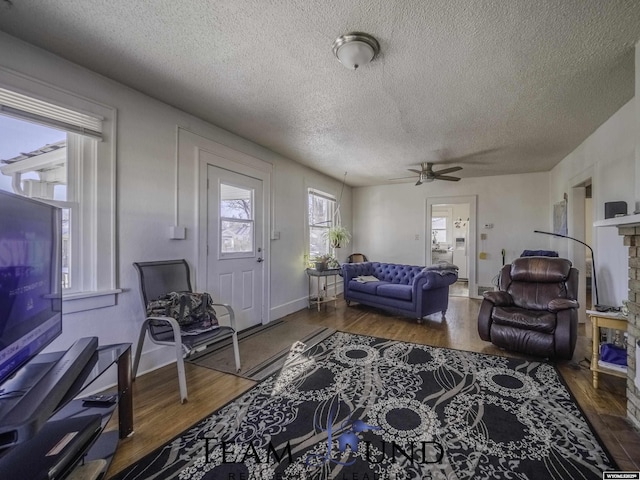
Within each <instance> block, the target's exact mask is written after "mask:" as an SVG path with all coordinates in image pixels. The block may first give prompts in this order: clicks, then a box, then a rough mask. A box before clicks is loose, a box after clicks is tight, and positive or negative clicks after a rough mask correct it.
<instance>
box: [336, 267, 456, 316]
mask: <svg viewBox="0 0 640 480" xmlns="http://www.w3.org/2000/svg"><path fill="white" fill-rule="evenodd" d="M342 276H343V278H344V299H345V300H346V302H347V305H349V304H350V303H351V302H352V301H354V302H358V303H362V304H365V305H370V306H373V307H379V308H382V309H384V310H388V311H390V312H393V313H397V314H400V315H406V316H411V317H414V318H417V319H418V320H421V319H422V317H424V316H425V315H429V314H431V313H435V312H442V316H443V317H444V314H445V312H446V311H447V307H448V305H449V285H451V284H452V283H454V282H455V281H456V280H457V279H458V274H457V270H456V269H447V270H437V269H434V270H429V269H425V268H424V267H417V266H413V265H398V264H394V263H379V262H363V263H345V264H343V265H342ZM362 276H374V277H376V278H377V279H378V280H379V281H377V282H376V281H373V282H366V283H361V282H358V281H357V280H356V278H357V277H362Z"/></svg>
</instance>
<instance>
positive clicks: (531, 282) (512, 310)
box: [478, 257, 579, 359]
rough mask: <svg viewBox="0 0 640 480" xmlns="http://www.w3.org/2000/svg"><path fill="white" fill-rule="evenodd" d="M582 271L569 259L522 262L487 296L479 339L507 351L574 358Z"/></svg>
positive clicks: (504, 274)
mask: <svg viewBox="0 0 640 480" xmlns="http://www.w3.org/2000/svg"><path fill="white" fill-rule="evenodd" d="M577 295H578V270H576V269H575V268H573V267H572V266H571V262H570V261H569V260H567V259H565V258H553V257H522V258H517V259H515V260H514V261H513V263H512V264H510V265H505V266H504V267H502V270H501V272H500V290H499V291H496V292H486V293H485V294H484V300H483V301H482V305H481V306H480V313H479V314H478V333H479V334H480V338H482V339H483V340H487V341H490V342H492V343H493V344H494V345H497V346H499V347H502V348H504V349H507V350H513V351H517V352H521V353H526V354H530V355H536V356H541V357H550V358H562V359H571V357H572V356H573V351H574V349H575V346H576V339H577V336H578V307H579V305H578V301H577V300H576V298H577Z"/></svg>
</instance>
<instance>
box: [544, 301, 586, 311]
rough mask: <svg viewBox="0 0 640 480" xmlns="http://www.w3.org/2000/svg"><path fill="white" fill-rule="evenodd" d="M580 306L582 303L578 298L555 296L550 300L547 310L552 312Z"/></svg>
mask: <svg viewBox="0 0 640 480" xmlns="http://www.w3.org/2000/svg"><path fill="white" fill-rule="evenodd" d="M578 307H580V304H579V303H578V301H577V300H571V299H569V298H554V299H553V300H551V301H550V302H549V305H548V306H547V310H549V311H551V312H559V311H560V310H567V309H569V308H578Z"/></svg>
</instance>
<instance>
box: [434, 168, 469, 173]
mask: <svg viewBox="0 0 640 480" xmlns="http://www.w3.org/2000/svg"><path fill="white" fill-rule="evenodd" d="M458 170H462V167H450V168H445V169H443V170H438V171H437V172H433V173H435V174H436V175H446V174H447V173H453V172H457V171H458Z"/></svg>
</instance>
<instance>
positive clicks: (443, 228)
mask: <svg viewBox="0 0 640 480" xmlns="http://www.w3.org/2000/svg"><path fill="white" fill-rule="evenodd" d="M447 220H448V218H447V217H435V216H434V217H431V242H432V243H433V244H438V243H447Z"/></svg>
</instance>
